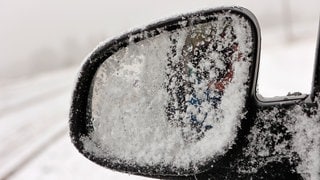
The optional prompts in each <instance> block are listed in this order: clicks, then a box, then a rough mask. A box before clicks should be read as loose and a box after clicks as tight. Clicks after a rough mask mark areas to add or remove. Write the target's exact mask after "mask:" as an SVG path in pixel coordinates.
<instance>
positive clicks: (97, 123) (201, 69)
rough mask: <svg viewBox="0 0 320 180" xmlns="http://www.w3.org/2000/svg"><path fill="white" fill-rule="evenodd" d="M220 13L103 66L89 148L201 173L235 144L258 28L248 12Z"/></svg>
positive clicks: (94, 88)
mask: <svg viewBox="0 0 320 180" xmlns="http://www.w3.org/2000/svg"><path fill="white" fill-rule="evenodd" d="M203 18H205V17H203ZM216 18H217V20H216V21H213V22H210V23H206V24H200V25H197V26H194V27H184V28H182V29H179V30H177V31H175V32H163V33H161V34H160V35H158V36H155V37H153V38H149V39H146V40H143V41H140V42H138V43H131V44H130V45H129V46H128V47H126V48H123V49H121V50H119V51H118V52H117V53H115V54H114V55H112V56H111V57H110V58H108V59H107V60H106V61H105V62H104V63H103V64H102V65H101V67H100V68H99V70H98V71H97V73H96V76H95V79H94V83H93V84H92V92H91V93H92V99H91V106H89V107H88V109H90V110H91V112H92V113H91V116H92V123H93V131H92V132H91V133H90V135H89V136H85V137H82V141H83V144H84V149H85V151H87V152H89V153H91V154H94V155H95V156H97V157H100V158H106V159H108V160H109V161H111V162H112V163H118V162H119V161H120V160H121V161H125V162H126V163H127V164H130V165H132V166H134V165H139V166H148V165H150V166H153V165H159V166H162V167H169V168H172V169H175V168H176V169H185V170H191V171H193V172H197V171H198V167H199V166H200V165H203V164H205V163H207V162H208V161H209V160H211V159H212V158H214V157H215V156H217V155H221V154H224V153H225V151H226V150H227V149H229V148H230V146H231V145H232V144H233V142H234V139H235V137H236V134H237V129H238V127H239V125H240V121H241V119H242V118H243V116H244V114H245V110H244V105H245V95H246V93H247V88H248V87H247V85H246V83H247V81H248V72H249V67H250V65H251V61H252V59H251V56H250V54H251V51H252V37H251V34H252V33H251V29H250V26H249V24H248V22H247V21H246V20H245V19H244V18H241V17H238V16H236V15H232V14H230V13H228V12H225V13H221V14H219V15H216ZM142 35H143V34H142ZM231 71H232V72H231ZM228 73H229V74H232V75H231V78H229V79H227V80H225V79H223V76H224V75H225V74H228ZM221 76H222V78H221ZM219 81H220V83H222V85H220V86H224V87H223V88H224V89H223V90H219V88H217V87H216V86H214V84H217V83H218V82H219ZM214 98H216V99H215V100H212V99H214ZM194 101H195V102H194Z"/></svg>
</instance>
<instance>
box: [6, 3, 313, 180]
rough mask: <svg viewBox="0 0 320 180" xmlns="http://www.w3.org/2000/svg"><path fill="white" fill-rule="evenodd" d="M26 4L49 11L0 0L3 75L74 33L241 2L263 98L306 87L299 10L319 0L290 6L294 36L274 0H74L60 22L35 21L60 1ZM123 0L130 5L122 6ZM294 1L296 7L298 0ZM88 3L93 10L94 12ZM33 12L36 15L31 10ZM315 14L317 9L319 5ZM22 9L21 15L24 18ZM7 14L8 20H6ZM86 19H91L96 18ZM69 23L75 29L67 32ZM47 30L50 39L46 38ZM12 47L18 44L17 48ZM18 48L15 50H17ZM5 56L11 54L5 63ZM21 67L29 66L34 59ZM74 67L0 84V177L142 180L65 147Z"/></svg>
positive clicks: (306, 29)
mask: <svg viewBox="0 0 320 180" xmlns="http://www.w3.org/2000/svg"><path fill="white" fill-rule="evenodd" d="M32 2H33V3H34V4H37V3H40V6H41V7H46V8H48V7H50V6H51V7H53V8H55V9H52V10H50V11H48V12H44V11H45V10H40V9H41V8H39V9H32V5H33V3H29V4H28V3H26V4H19V2H16V1H7V2H4V1H2V2H0V22H1V20H2V22H4V21H5V22H6V23H3V24H2V27H6V28H0V32H1V33H0V39H1V42H0V51H1V56H0V59H1V61H0V71H1V72H2V74H1V73H0V74H1V77H2V78H6V77H7V76H6V73H9V71H10V73H17V74H18V72H19V71H21V70H23V69H24V68H27V67H25V66H24V65H26V64H28V62H24V61H23V60H21V59H25V57H26V56H28V57H29V56H30V54H32V53H33V52H34V51H36V50H37V46H39V45H43V44H45V45H48V44H51V45H50V47H51V46H52V47H54V48H56V49H55V50H56V51H57V52H61V51H62V50H61V49H59V48H60V46H61V37H64V38H68V37H70V36H71V35H75V38H77V39H80V41H81V42H82V41H83V42H86V41H85V40H84V39H86V37H88V36H89V34H90V33H91V34H99V33H100V34H101V32H103V33H107V34H103V33H102V35H101V36H102V37H107V36H109V35H116V34H119V32H120V31H125V30H126V29H128V28H130V27H136V26H139V25H142V24H146V23H149V22H150V21H154V20H155V19H159V18H160V17H163V16H165V17H168V16H170V15H172V14H176V13H181V12H188V11H192V10H195V9H201V8H209V7H216V6H221V5H230V4H237V5H242V6H245V7H248V8H249V9H250V10H252V11H253V12H254V13H256V15H257V17H258V20H261V26H262V35H263V36H262V41H263V43H262V57H261V69H260V79H259V92H260V93H261V94H262V95H264V96H275V95H285V94H287V92H288V91H291V92H294V91H301V92H303V93H308V92H309V91H310V84H311V76H312V70H313V59H314V57H313V56H314V51H315V49H314V47H315V42H316V39H315V34H316V28H317V25H316V23H314V22H312V21H310V22H309V21H304V19H307V18H308V17H306V16H308V15H305V13H303V10H304V8H310V11H315V10H314V9H317V7H319V2H318V1H313V0H311V1H310V2H318V3H314V4H316V5H314V4H313V5H311V6H312V7H309V6H306V7H303V6H301V7H299V5H294V6H292V7H291V8H292V9H297V12H299V11H300V13H301V14H299V15H298V16H295V17H296V18H295V19H294V20H293V21H294V22H295V23H293V26H295V27H294V28H292V29H293V31H292V32H290V33H292V34H293V35H291V36H288V31H284V26H282V25H281V22H282V20H280V19H281V18H279V19H277V18H275V17H282V16H281V15H283V14H282V12H283V11H282V10H281V3H278V1H275V0H274V1H266V3H265V5H263V3H262V2H259V3H260V5H252V1H249V0H246V1H242V2H241V3H234V1H223V2H219V3H216V2H213V1H212V0H207V1H203V2H202V3H197V2H196V1H193V0H189V1H174V2H173V1H169V0H167V1H161V4H157V5H156V6H157V7H158V6H159V7H161V8H152V7H154V6H155V5H154V3H151V1H150V2H149V1H146V0H140V1H137V4H138V5H134V3H133V4H130V3H129V2H124V1H117V2H113V3H110V2H107V6H112V5H114V9H113V10H110V9H112V8H109V10H106V11H110V13H109V14H108V13H101V12H102V11H103V10H104V8H105V7H106V6H102V5H100V6H99V7H93V5H92V4H91V6H90V11H85V9H86V7H87V6H88V4H87V3H84V2H82V1H81V3H80V4H79V7H81V8H79V7H78V9H77V13H74V14H72V15H71V16H69V15H70V14H68V13H67V12H68V11H67V10H69V9H68V7H72V6H73V5H74V4H73V3H69V4H68V5H67V6H61V12H64V13H61V14H59V17H60V18H63V17H64V16H65V17H68V18H69V19H68V18H67V19H65V21H63V23H62V24H61V22H58V21H45V20H43V21H39V19H38V15H39V14H41V13H43V14H44V15H48V14H49V17H51V18H52V19H54V17H55V15H56V14H55V12H58V9H59V6H60V5H61V4H59V3H52V4H45V5H44V4H41V2H40V1H39V0H33V1H32ZM77 2H78V1H77ZM77 2H74V3H77ZM159 2H160V1H159ZM283 2H286V1H283ZM300 2H302V1H300ZM100 3H101V2H100ZM125 3H126V4H127V3H129V5H128V4H127V6H124V4H125ZM169 3H170V6H167V5H166V4H169ZM261 3H262V4H261ZM18 4H19V5H20V6H18ZM298 4H300V5H301V3H298ZM133 5H134V6H133ZM142 5H145V6H144V8H142V7H141V6H142ZM274 5H275V6H274ZM277 5H278V6H277ZM317 5H318V6H317ZM10 7H11V8H12V7H18V9H19V12H20V14H18V15H19V17H15V16H14V14H13V13H12V12H10ZM132 7H135V8H132ZM272 7H274V8H273V9H272V10H270V11H263V10H264V9H268V8H272ZM95 8H98V9H99V10H96V11H94V9H95ZM44 9H45V8H44ZM32 10H35V12H37V13H31V11H32ZM82 10H83V13H84V12H85V15H87V16H88V17H87V18H84V19H83V22H80V21H79V22H77V23H75V22H74V21H73V20H75V17H77V16H78V15H80V14H81V13H82ZM271 11H272V13H271ZM316 11H319V8H318V10H316ZM32 12H34V11H32ZM92 12H95V13H92ZM124 12H125V13H124ZM28 13H29V15H28V16H24V15H25V14H28ZM90 13H91V14H90ZM112 14H117V16H118V17H117V19H116V20H114V21H112V22H108V23H105V24H104V25H102V23H97V22H103V21H104V17H106V16H110V15H112ZM133 14H134V15H133ZM270 14H272V16H271V17H269V15H270ZM318 14H319V12H318ZM95 16H96V19H95ZM8 18H9V19H10V20H12V21H11V22H7V20H8ZM55 18H56V17H55ZM49 19H50V18H49ZM52 19H51V20H52ZM92 19H95V21H96V23H94V21H92ZM91 21H92V22H91ZM28 23H29V26H28ZM50 23H51V24H50ZM75 24H77V26H75ZM72 25H73V26H72ZM84 25H85V26H84ZM274 25H275V26H274ZM56 26H59V27H65V29H59V28H56ZM26 27H27V28H26ZM89 27H91V28H89ZM109 27H113V28H109ZM23 28H25V29H23ZM41 28H43V29H41ZM55 28H56V29H55ZM73 28H74V29H78V30H77V31H73V30H72V29H73ZM13 29H14V31H13ZM19 29H20V30H21V29H22V30H21V31H19V32H22V31H23V32H24V33H20V34H19V32H17V31H18V30H19ZM35 29H40V31H41V32H42V33H40V34H39V33H37V32H35ZM79 29H82V31H80V30H79ZM104 31H105V32H104ZM54 32H56V33H54ZM28 33H29V34H28ZM285 33H286V34H285ZM290 33H289V34H290ZM48 34H52V36H50V37H48ZM58 37H60V39H59V38H58ZM41 39H46V41H45V42H43V41H41ZM21 40H24V41H23V42H22V41H21ZM101 40H103V39H101ZM6 42H8V43H6ZM28 43H29V44H28ZM17 44H19V45H20V46H21V47H25V48H21V49H17V46H16V45H17ZM94 44H95V43H94ZM57 49H58V50H57ZM17 51H19V53H16V52H17ZM79 53H80V52H79ZM81 53H82V54H85V53H88V52H81ZM4 59H10V61H9V60H4ZM19 64H22V66H19ZM28 65H29V66H35V65H34V64H28ZM77 70H78V66H75V67H69V68H64V69H62V70H55V71H51V72H47V73H42V74H40V75H38V76H32V77H25V78H19V80H15V81H14V82H11V80H10V81H9V82H8V81H7V80H6V83H5V85H3V86H0V142H1V143H0V179H5V178H8V179H128V178H130V179H144V178H142V177H137V176H132V175H130V176H129V175H127V174H123V173H118V172H114V171H110V170H107V169H104V168H102V167H100V166H98V165H96V164H94V163H92V162H91V161H89V160H87V159H86V158H84V157H83V156H82V155H81V154H79V153H78V152H77V150H76V149H75V148H74V147H73V145H72V144H71V142H70V138H69V135H68V113H69V112H68V111H69V104H70V98H71V92H72V87H73V82H74V79H75V77H76V72H77ZM281 77H283V78H281ZM2 80H3V79H2ZM0 85H1V78H0Z"/></svg>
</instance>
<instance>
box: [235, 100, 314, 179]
mask: <svg viewBox="0 0 320 180" xmlns="http://www.w3.org/2000/svg"><path fill="white" fill-rule="evenodd" d="M316 103H317V106H318V107H319V100H316ZM279 109H281V108H273V109H271V110H261V111H259V112H258V114H257V117H258V118H257V119H256V120H255V125H254V126H253V128H252V130H251V135H250V136H249V141H250V144H249V146H248V148H247V149H246V156H247V157H248V158H249V160H248V162H247V165H246V166H244V167H243V169H241V171H243V172H245V171H246V172H249V173H255V172H256V171H257V170H259V169H260V168H261V167H263V166H265V165H266V164H268V163H269V162H283V160H286V161H287V162H288V163H289V164H291V165H294V166H296V167H297V168H296V171H297V173H298V174H300V175H301V176H302V177H303V178H304V179H312V180H317V179H320V121H319V119H320V117H319V116H320V109H319V108H313V109H311V110H310V108H305V105H295V106H293V107H291V108H290V109H289V110H288V111H287V110H286V111H284V110H279Z"/></svg>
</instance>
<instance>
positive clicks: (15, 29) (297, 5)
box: [0, 0, 320, 76]
mask: <svg viewBox="0 0 320 180" xmlns="http://www.w3.org/2000/svg"><path fill="white" fill-rule="evenodd" d="M306 2H308V3H306ZM228 5H240V6H243V7H246V8H248V9H249V10H251V11H252V12H253V13H254V14H255V15H256V16H257V18H258V20H259V23H260V26H261V29H262V35H263V36H262V37H263V41H262V43H263V46H267V45H268V44H269V45H273V44H275V43H277V42H274V41H272V38H264V32H265V31H268V30H267V29H270V28H273V27H278V30H277V31H285V29H286V28H285V26H284V25H283V24H286V23H288V20H289V21H292V22H293V23H295V24H307V25H302V26H301V25H300V27H304V29H306V30H303V33H306V34H308V36H311V37H315V36H316V30H315V29H316V28H317V23H318V18H319V7H320V1H319V0H308V1H301V0H282V1H280V0H268V1H259V3H257V1H255V0H242V1H238V0H237V1H236V0H223V1H222V0H221V1H215V0H201V1H196V0H175V1H172V0H161V1H151V0H134V1H130V0H116V1H110V0H91V1H85V0H67V1H65V0H55V1H43V0H26V1H22V0H0V40H1V41H0V71H1V72H6V71H10V72H11V73H14V72H15V69H18V70H19V68H18V67H20V66H22V67H23V66H26V65H27V64H28V63H29V62H31V60H30V59H32V57H34V54H35V53H37V52H38V51H39V50H41V49H51V50H54V51H56V52H57V53H58V54H62V53H65V48H66V45H65V44H67V43H68V42H69V41H76V42H77V43H79V44H85V45H87V46H89V49H92V48H94V46H95V45H96V44H98V41H102V40H103V39H105V38H108V37H110V36H115V35H119V34H121V33H122V32H124V31H127V30H128V29H130V28H132V27H139V26H142V25H145V24H148V23H150V22H154V21H155V20H158V19H162V18H164V17H170V16H172V15H175V14H179V13H185V12H190V11H195V10H199V9H203V8H214V7H219V6H228ZM289 15H291V16H289ZM288 17H291V18H289V19H288ZM298 29H301V28H298ZM302 29H303V28H302ZM310 29H311V30H310ZM269 34H270V33H269ZM92 39H93V40H95V39H97V40H95V41H96V42H90V41H92ZM275 40H276V41H279V40H278V39H275ZM89 42H90V43H89ZM87 51H88V50H84V51H81V52H79V54H81V57H82V56H85V54H87V53H88V52H89V51H88V52H87ZM262 55H263V54H262ZM79 62H81V59H79ZM33 66H34V65H33ZM20 68H21V67H20ZM2 76H3V75H2Z"/></svg>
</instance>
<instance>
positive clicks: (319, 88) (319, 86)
mask: <svg viewBox="0 0 320 180" xmlns="http://www.w3.org/2000/svg"><path fill="white" fill-rule="evenodd" d="M318 93H320V19H319V27H318V40H317V47H316V53H315V64H314V72H313V82H312V91H311V100H312V101H314V99H315V96H316V95H317V94H318Z"/></svg>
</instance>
